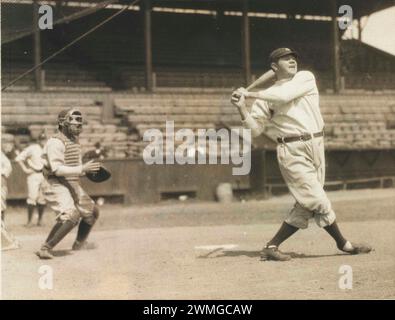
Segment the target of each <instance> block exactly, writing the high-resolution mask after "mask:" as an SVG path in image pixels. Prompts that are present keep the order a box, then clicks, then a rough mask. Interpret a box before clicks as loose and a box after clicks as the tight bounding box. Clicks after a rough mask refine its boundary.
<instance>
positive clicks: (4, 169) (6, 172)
mask: <svg viewBox="0 0 395 320" xmlns="http://www.w3.org/2000/svg"><path fill="white" fill-rule="evenodd" d="M11 172H12V166H11V162H10V160H9V159H8V158H7V156H6V155H5V153H4V152H3V151H2V152H1V212H3V211H5V210H6V209H7V193H8V188H7V179H8V177H9V176H10V174H11Z"/></svg>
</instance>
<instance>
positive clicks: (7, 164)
mask: <svg viewBox="0 0 395 320" xmlns="http://www.w3.org/2000/svg"><path fill="white" fill-rule="evenodd" d="M11 172H12V166H11V161H10V160H9V159H8V158H7V156H6V155H5V154H4V153H3V152H1V175H3V176H4V177H6V178H8V177H9V176H10V174H11Z"/></svg>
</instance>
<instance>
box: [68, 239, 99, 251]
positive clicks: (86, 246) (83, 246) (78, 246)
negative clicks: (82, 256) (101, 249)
mask: <svg viewBox="0 0 395 320" xmlns="http://www.w3.org/2000/svg"><path fill="white" fill-rule="evenodd" d="M92 249H96V245H95V244H94V243H89V242H85V241H84V242H79V241H77V240H76V241H74V243H73V246H72V250H74V251H78V250H92Z"/></svg>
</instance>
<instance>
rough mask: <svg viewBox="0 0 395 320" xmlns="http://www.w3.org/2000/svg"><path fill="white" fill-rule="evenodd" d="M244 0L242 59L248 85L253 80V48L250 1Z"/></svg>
mask: <svg viewBox="0 0 395 320" xmlns="http://www.w3.org/2000/svg"><path fill="white" fill-rule="evenodd" d="M242 1H243V17H242V32H241V34H242V37H241V38H242V59H243V74H244V82H245V85H246V86H247V85H248V84H249V83H250V82H251V50H250V21H249V18H248V1H249V0H242Z"/></svg>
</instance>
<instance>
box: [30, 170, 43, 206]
mask: <svg viewBox="0 0 395 320" xmlns="http://www.w3.org/2000/svg"><path fill="white" fill-rule="evenodd" d="M44 183H45V179H44V176H43V174H42V173H41V172H34V173H31V174H29V175H28V176H27V200H26V202H27V204H31V205H33V206H35V205H37V204H42V205H44V204H45V196H44V191H43V189H44V188H45V187H44Z"/></svg>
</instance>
